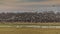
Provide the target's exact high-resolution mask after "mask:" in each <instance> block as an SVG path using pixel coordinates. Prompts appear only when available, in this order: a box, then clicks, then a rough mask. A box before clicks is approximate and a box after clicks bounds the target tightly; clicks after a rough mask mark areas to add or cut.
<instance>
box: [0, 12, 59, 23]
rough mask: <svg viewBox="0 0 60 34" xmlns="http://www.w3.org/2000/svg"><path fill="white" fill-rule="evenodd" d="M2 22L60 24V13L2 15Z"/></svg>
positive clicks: (0, 16)
mask: <svg viewBox="0 0 60 34" xmlns="http://www.w3.org/2000/svg"><path fill="white" fill-rule="evenodd" d="M0 22H35V23H38V22H41V23H42V22H60V12H56V13H55V12H54V11H48V12H47V11H45V12H38V13H37V12H24V13H0Z"/></svg>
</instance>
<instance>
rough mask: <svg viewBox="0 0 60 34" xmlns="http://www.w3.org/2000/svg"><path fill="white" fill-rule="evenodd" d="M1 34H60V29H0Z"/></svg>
mask: <svg viewBox="0 0 60 34" xmlns="http://www.w3.org/2000/svg"><path fill="white" fill-rule="evenodd" d="M0 34H60V29H43V28H42V29H41V28H0Z"/></svg>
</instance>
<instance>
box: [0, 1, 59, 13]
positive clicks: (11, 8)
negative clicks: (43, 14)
mask: <svg viewBox="0 0 60 34" xmlns="http://www.w3.org/2000/svg"><path fill="white" fill-rule="evenodd" d="M59 4H60V0H0V12H17V11H20V12H22V11H28V12H31V11H33V10H35V9H37V8H38V7H40V6H45V5H59Z"/></svg>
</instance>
